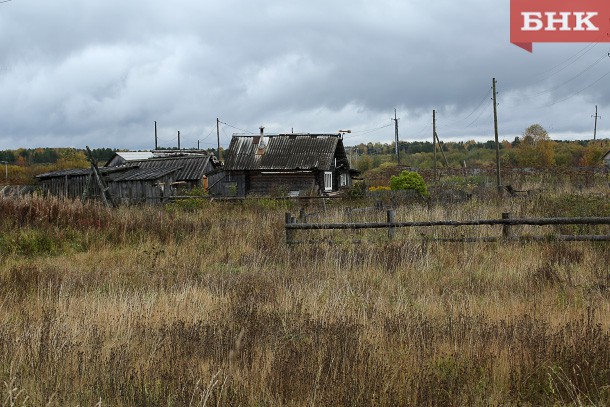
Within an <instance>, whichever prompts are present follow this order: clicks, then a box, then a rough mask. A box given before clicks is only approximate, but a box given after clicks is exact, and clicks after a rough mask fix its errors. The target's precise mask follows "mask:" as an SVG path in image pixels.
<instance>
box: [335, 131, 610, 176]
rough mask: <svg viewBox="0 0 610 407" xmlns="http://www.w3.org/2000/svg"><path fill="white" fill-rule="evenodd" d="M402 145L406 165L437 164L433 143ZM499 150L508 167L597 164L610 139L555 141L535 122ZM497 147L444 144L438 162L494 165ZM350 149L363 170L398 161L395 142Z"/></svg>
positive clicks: (488, 143) (474, 143)
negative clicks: (435, 162)
mask: <svg viewBox="0 0 610 407" xmlns="http://www.w3.org/2000/svg"><path fill="white" fill-rule="evenodd" d="M398 147H399V152H400V158H401V160H400V163H401V164H402V165H406V166H410V167H414V168H422V169H428V168H432V167H433V166H434V145H433V144H432V142H429V141H413V142H407V141H400V142H399V144H398ZM441 149H442V152H443V153H444V156H443V155H442V154H441ZM499 149H500V160H501V164H502V165H504V166H511V167H531V168H550V167H557V166H559V167H595V166H599V165H602V157H603V156H604V154H605V153H606V152H608V150H609V149H610V140H608V139H606V140H596V141H592V140H591V141H587V140H577V141H555V140H552V139H551V138H550V136H549V134H548V132H547V131H546V130H545V129H544V128H543V127H542V126H541V125H539V124H533V125H531V126H529V127H528V128H527V129H526V130H525V131H524V132H523V133H522V135H521V136H519V137H515V139H514V140H513V141H512V142H511V141H507V140H503V141H502V142H501V143H500V144H499ZM495 150H496V144H495V142H494V141H493V140H489V141H484V142H478V141H474V140H469V141H458V142H446V143H441V144H440V146H437V165H438V166H443V165H446V164H448V166H449V167H451V168H462V167H488V166H493V165H494V163H495V160H496V151H495ZM347 151H348V155H349V157H350V159H351V160H352V165H353V166H354V167H355V168H356V169H358V170H360V171H361V172H367V171H369V170H373V169H376V168H379V167H382V166H384V164H385V163H388V164H389V163H396V155H395V143H367V144H364V143H361V144H359V145H357V146H354V147H348V148H347ZM445 158H446V160H447V163H446V164H445Z"/></svg>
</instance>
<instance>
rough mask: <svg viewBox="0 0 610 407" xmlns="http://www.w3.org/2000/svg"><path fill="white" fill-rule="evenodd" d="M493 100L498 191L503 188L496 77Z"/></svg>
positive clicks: (494, 79)
mask: <svg viewBox="0 0 610 407" xmlns="http://www.w3.org/2000/svg"><path fill="white" fill-rule="evenodd" d="M492 83H493V101H494V134H495V136H496V184H497V187H498V192H499V191H500V190H501V189H502V186H501V185H502V182H501V181H500V142H499V141H498V102H497V92H496V78H493V81H492Z"/></svg>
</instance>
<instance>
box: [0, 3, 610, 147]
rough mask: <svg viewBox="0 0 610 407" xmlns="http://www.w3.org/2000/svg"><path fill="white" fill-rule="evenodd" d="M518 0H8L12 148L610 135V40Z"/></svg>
mask: <svg viewBox="0 0 610 407" xmlns="http://www.w3.org/2000/svg"><path fill="white" fill-rule="evenodd" d="M509 7H510V3H509V0H494V1H490V0H462V1H455V0H436V1H434V2H431V1H428V0H377V1H370V0H369V1H363V0H350V1H345V0H325V1H321V0H307V1H304V0H281V1H279V0H258V1H246V0H223V1H210V0H173V1H159V0H146V1H143V0H130V1H118V0H103V1H102V0H87V1H81V2H77V1H73V0H54V1H44V2H41V1H36V0H10V1H7V2H2V3H0V150H3V149H16V148H20V147H26V148H35V147H76V148H84V147H85V146H86V145H89V146H91V147H92V148H99V147H110V148H120V149H133V150H141V149H151V148H154V122H155V121H156V122H157V126H158V138H159V142H158V143H159V145H160V146H163V147H175V146H177V132H178V131H180V134H181V137H180V139H181V147H183V148H192V147H196V146H197V144H198V143H199V145H200V147H201V148H208V147H215V146H216V144H217V140H216V119H217V118H218V119H219V120H220V121H221V124H220V144H221V146H222V147H225V148H226V147H227V146H228V143H229V141H230V137H231V135H232V134H233V133H250V132H252V133H257V132H259V127H260V126H264V127H265V133H267V134H271V133H275V134H277V133H290V132H295V133H337V132H338V131H339V130H351V133H349V134H346V136H345V141H344V142H345V144H346V145H356V144H359V143H367V142H373V143H374V142H392V141H393V139H394V122H393V121H392V120H391V119H392V118H393V117H394V109H396V112H397V113H396V114H397V117H398V119H399V121H398V126H399V137H400V140H403V141H415V140H431V138H432V111H433V110H436V111H437V133H438V135H439V138H440V139H441V141H460V140H462V141H467V140H471V139H474V140H483V141H484V140H491V139H493V138H494V127H493V102H492V100H491V97H492V91H491V88H492V78H496V79H497V90H498V127H499V135H500V139H506V140H509V141H512V140H513V139H514V137H516V136H519V135H520V134H522V133H523V131H524V130H525V129H526V128H527V127H528V126H529V125H531V124H534V123H539V124H541V125H542V126H543V127H544V128H545V129H546V130H547V131H548V132H549V135H550V136H551V138H553V139H591V138H593V127H594V119H593V117H592V116H593V115H594V114H595V106H596V105H597V106H598V113H599V116H601V119H600V120H599V122H598V131H597V137H598V138H608V137H610V43H576V44H534V52H533V53H528V52H526V51H525V50H523V49H521V48H519V47H517V46H515V45H512V44H511V43H510V41H509V37H510V33H509V29H510V21H509Z"/></svg>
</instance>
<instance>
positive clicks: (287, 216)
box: [284, 212, 294, 244]
mask: <svg viewBox="0 0 610 407" xmlns="http://www.w3.org/2000/svg"><path fill="white" fill-rule="evenodd" d="M284 222H285V225H284V229H285V230H286V244H291V243H292V238H293V233H294V230H292V229H288V228H287V227H286V226H288V225H289V224H291V223H292V215H291V214H290V212H286V214H285V216H284Z"/></svg>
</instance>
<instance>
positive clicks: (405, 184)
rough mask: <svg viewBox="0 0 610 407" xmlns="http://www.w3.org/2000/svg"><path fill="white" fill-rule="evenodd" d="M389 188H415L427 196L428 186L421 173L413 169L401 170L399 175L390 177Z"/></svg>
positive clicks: (396, 189) (395, 189)
mask: <svg viewBox="0 0 610 407" xmlns="http://www.w3.org/2000/svg"><path fill="white" fill-rule="evenodd" d="M390 189H391V190H392V191H398V190H409V189H412V190H415V191H417V192H419V193H420V194H422V195H423V196H428V188H427V187H426V183H425V182H424V179H423V178H422V176H421V175H419V174H418V173H417V172H414V171H403V172H401V173H400V175H397V176H392V177H391V178H390Z"/></svg>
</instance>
